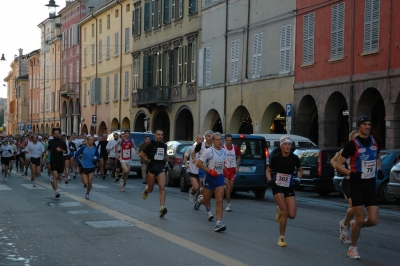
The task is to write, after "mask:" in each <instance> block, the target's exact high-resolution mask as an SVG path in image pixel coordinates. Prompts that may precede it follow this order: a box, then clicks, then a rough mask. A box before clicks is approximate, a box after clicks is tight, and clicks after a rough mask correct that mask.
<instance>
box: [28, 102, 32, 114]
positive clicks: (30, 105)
mask: <svg viewBox="0 0 400 266" xmlns="http://www.w3.org/2000/svg"><path fill="white" fill-rule="evenodd" d="M29 114H30V115H31V114H32V100H29Z"/></svg>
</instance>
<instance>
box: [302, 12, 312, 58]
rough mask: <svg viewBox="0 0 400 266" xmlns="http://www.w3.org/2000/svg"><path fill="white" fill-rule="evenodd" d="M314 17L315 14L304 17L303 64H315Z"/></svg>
mask: <svg viewBox="0 0 400 266" xmlns="http://www.w3.org/2000/svg"><path fill="white" fill-rule="evenodd" d="M314 16H315V13H310V14H307V15H305V16H304V25H303V64H307V63H313V62H314Z"/></svg>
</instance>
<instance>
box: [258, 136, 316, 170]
mask: <svg viewBox="0 0 400 266" xmlns="http://www.w3.org/2000/svg"><path fill="white" fill-rule="evenodd" d="M252 135H256V136H261V137H264V138H265V140H266V142H267V143H266V145H267V147H268V156H267V157H268V158H267V162H268V163H267V164H269V155H272V154H273V151H274V150H275V149H276V148H278V147H280V139H281V137H283V136H289V137H290V139H291V140H292V141H293V145H292V147H293V148H299V147H315V146H317V145H316V144H315V143H314V142H312V141H311V140H310V139H308V138H306V137H302V136H298V135H292V134H252Z"/></svg>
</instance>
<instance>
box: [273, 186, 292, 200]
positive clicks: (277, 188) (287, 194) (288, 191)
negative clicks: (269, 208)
mask: <svg viewBox="0 0 400 266" xmlns="http://www.w3.org/2000/svg"><path fill="white" fill-rule="evenodd" d="M278 193H282V194H283V195H284V196H285V198H287V197H294V196H296V194H294V189H293V187H280V186H274V187H272V195H275V194H278Z"/></svg>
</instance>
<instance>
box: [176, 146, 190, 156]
mask: <svg viewBox="0 0 400 266" xmlns="http://www.w3.org/2000/svg"><path fill="white" fill-rule="evenodd" d="M190 146H192V145H190V144H181V145H179V146H178V147H177V148H176V153H178V154H183V153H185V152H186V151H187V149H189V147H190Z"/></svg>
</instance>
